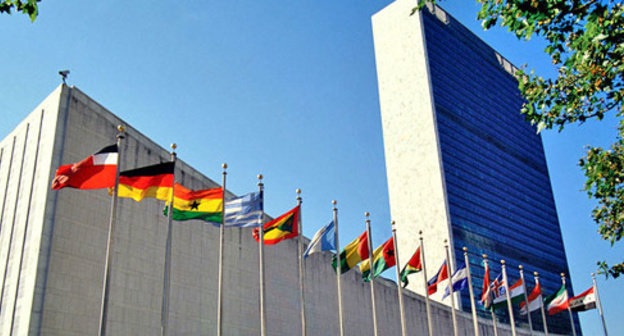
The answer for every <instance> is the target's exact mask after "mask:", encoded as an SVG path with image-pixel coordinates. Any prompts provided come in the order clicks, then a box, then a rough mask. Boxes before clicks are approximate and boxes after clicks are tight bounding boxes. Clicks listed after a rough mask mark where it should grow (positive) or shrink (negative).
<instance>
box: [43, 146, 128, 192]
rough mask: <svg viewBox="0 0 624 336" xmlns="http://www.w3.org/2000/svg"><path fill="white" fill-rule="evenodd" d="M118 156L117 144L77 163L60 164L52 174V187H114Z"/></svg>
mask: <svg viewBox="0 0 624 336" xmlns="http://www.w3.org/2000/svg"><path fill="white" fill-rule="evenodd" d="M118 157H119V155H118V150H117V145H111V146H108V147H104V148H102V149H101V150H100V151H99V152H97V153H95V154H93V155H91V156H89V157H87V158H86V159H84V160H82V161H80V162H78V163H74V164H69V165H64V166H60V167H59V168H58V169H57V170H56V174H55V175H54V180H53V181H52V189H54V190H58V189H61V188H65V187H70V188H76V189H101V188H111V187H114V186H115V175H116V174H117V159H118Z"/></svg>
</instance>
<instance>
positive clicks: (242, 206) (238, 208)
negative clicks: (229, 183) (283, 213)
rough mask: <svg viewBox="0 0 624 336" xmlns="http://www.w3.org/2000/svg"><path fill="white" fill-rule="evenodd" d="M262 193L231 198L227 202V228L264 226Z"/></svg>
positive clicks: (257, 192)
mask: <svg viewBox="0 0 624 336" xmlns="http://www.w3.org/2000/svg"><path fill="white" fill-rule="evenodd" d="M262 196H263V195H262V192H260V191H256V192H252V193H249V194H247V195H243V196H239V197H234V198H230V199H228V200H226V201H225V226H231V227H258V226H260V225H262V216H263V215H264V214H263V212H262V198H263V197H262Z"/></svg>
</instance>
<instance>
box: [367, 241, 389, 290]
mask: <svg viewBox="0 0 624 336" xmlns="http://www.w3.org/2000/svg"><path fill="white" fill-rule="evenodd" d="M372 259H373V270H372V274H371V264H370V260H371V258H368V259H366V260H364V262H363V263H361V264H360V271H361V272H362V279H364V281H369V280H370V279H371V276H372V277H373V278H376V277H378V276H379V275H380V274H381V273H382V272H383V271H385V270H387V269H388V268H390V267H392V266H394V265H395V264H396V259H395V258H394V239H393V238H390V239H388V240H387V241H386V242H385V243H383V245H381V246H379V247H378V248H376V249H375V251H373V257H372Z"/></svg>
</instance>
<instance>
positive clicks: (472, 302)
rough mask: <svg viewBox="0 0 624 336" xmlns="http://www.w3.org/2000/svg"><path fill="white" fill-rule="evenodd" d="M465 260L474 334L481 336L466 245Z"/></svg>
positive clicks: (464, 249)
mask: <svg viewBox="0 0 624 336" xmlns="http://www.w3.org/2000/svg"><path fill="white" fill-rule="evenodd" d="M462 250H463V251H464V262H465V263H466V272H468V290H469V291H470V308H471V309H472V325H473V327H474V335H475V336H479V322H478V320H477V307H476V306H475V299H474V293H473V292H472V276H471V275H470V260H469V259H468V248H467V247H465V246H464V248H463V249H462Z"/></svg>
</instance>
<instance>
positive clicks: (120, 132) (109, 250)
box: [98, 125, 125, 336]
mask: <svg viewBox="0 0 624 336" xmlns="http://www.w3.org/2000/svg"><path fill="white" fill-rule="evenodd" d="M124 131H125V129H124V127H123V126H121V125H119V126H117V163H116V164H117V168H116V169H117V170H116V171H115V189H113V199H112V200H111V213H110V221H109V222H108V238H107V239H106V260H105V261H104V265H105V266H104V284H103V286H102V287H103V288H102V289H103V290H102V303H101V306H100V330H99V333H98V335H99V336H104V335H106V318H107V317H108V295H109V293H110V273H111V260H112V258H113V256H112V254H113V239H114V237H115V236H114V229H115V222H116V219H117V200H118V199H119V197H118V196H117V195H118V190H117V189H119V172H120V171H121V169H119V161H120V159H121V153H122V151H121V140H122V139H123V138H124Z"/></svg>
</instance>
